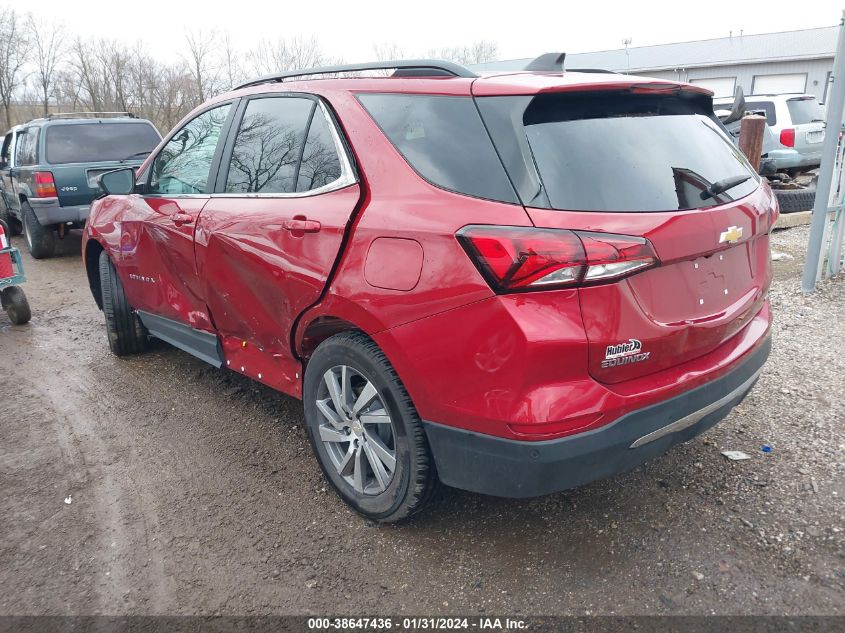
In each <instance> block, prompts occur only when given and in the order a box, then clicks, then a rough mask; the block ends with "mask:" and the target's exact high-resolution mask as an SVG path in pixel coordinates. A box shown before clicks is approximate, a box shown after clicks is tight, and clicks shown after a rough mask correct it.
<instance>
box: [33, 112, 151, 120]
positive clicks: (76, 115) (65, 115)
mask: <svg viewBox="0 0 845 633" xmlns="http://www.w3.org/2000/svg"><path fill="white" fill-rule="evenodd" d="M113 116H128V117H129V118H132V119H134V118H136V117H135V115H134V114H132V113H131V112H53V113H51V114H48V115H47V116H46V117H44V118H45V119H84V118H96V119H102V118H106V117H113Z"/></svg>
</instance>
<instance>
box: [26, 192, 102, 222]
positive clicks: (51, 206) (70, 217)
mask: <svg viewBox="0 0 845 633" xmlns="http://www.w3.org/2000/svg"><path fill="white" fill-rule="evenodd" d="M27 202H29V205H30V206H31V207H32V211H33V213H35V217H36V218H38V223H39V224H40V225H41V226H49V225H50V224H59V223H61V222H85V220H86V219H88V212H89V211H90V210H91V205H90V204H85V205H78V206H66V207H63V206H61V205H60V204H59V199H58V198H30V199H29V200H27Z"/></svg>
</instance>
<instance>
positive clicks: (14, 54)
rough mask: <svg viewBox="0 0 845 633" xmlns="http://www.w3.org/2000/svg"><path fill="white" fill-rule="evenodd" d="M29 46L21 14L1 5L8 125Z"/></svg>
mask: <svg viewBox="0 0 845 633" xmlns="http://www.w3.org/2000/svg"><path fill="white" fill-rule="evenodd" d="M29 48H30V43H29V34H28V33H27V32H26V29H25V28H24V26H23V24H22V23H21V19H20V16H19V15H18V14H17V13H16V12H15V10H14V9H11V8H3V7H0V102H2V103H3V110H4V112H5V114H6V126H7V127H12V112H11V107H12V99H13V98H14V95H15V90H16V89H17V88H18V86H19V85H20V83H21V82H22V81H23V69H24V65H25V64H26V61H27V55H28V54H29Z"/></svg>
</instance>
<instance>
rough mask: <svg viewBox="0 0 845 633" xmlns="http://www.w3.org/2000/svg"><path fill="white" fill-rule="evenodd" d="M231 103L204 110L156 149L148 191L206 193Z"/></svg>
mask: <svg viewBox="0 0 845 633" xmlns="http://www.w3.org/2000/svg"><path fill="white" fill-rule="evenodd" d="M229 108H231V104H228V103H227V104H226V105H222V106H219V107H217V108H213V109H212V110H208V111H206V112H203V113H202V114H200V115H199V116H197V117H196V118H194V119H192V120H191V121H190V122H189V123H188V124H187V125H185V127H183V128H182V129H181V130H179V132H177V133H176V136H174V137H173V138H171V139H170V140H169V141H168V142H167V145H165V146H164V148H163V149H162V150H161V152H159V154H158V156H156V158H155V160H154V161H153V165H152V169H151V170H150V183H149V187H148V189H147V191H148V192H149V193H153V194H154V193H162V194H176V195H178V194H191V193H205V192H206V185H207V184H208V176H209V172H210V171H211V162H212V160H213V159H214V151H215V149H216V148H217V141H218V139H219V138H220V131H221V130H222V129H223V124H224V123H225V122H226V117H227V116H228V114H229Z"/></svg>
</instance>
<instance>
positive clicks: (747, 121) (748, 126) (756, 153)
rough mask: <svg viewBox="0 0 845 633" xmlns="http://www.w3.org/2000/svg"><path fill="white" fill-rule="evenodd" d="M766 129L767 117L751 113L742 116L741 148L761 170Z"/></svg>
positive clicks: (753, 165)
mask: <svg viewBox="0 0 845 633" xmlns="http://www.w3.org/2000/svg"><path fill="white" fill-rule="evenodd" d="M765 129H766V117H764V116H760V115H759V114H749V115H747V116H744V117H742V121H741V122H740V125H739V149H741V150H742V153H743V154H745V157H746V158H747V159H748V161H749V162H750V163H751V166H752V167H754V171H756V172H759V171H760V155H761V154H762V153H763V131H764V130H765Z"/></svg>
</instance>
